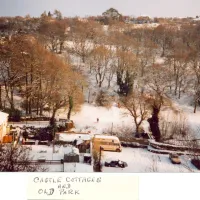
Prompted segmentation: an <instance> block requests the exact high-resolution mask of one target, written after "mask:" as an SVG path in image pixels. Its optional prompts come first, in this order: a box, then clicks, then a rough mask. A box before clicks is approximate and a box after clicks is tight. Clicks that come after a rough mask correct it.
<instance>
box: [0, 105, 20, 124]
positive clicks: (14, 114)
mask: <svg viewBox="0 0 200 200" xmlns="http://www.w3.org/2000/svg"><path fill="white" fill-rule="evenodd" d="M3 112H6V113H8V114H9V117H8V121H13V122H19V121H20V120H21V116H22V114H21V111H20V110H18V109H14V110H11V109H9V108H6V109H4V110H3Z"/></svg>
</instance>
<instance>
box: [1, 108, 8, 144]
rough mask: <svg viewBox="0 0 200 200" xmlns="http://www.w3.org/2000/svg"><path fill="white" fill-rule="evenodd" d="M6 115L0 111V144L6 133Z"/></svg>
mask: <svg viewBox="0 0 200 200" xmlns="http://www.w3.org/2000/svg"><path fill="white" fill-rule="evenodd" d="M7 123H8V114H7V113H4V112H1V111H0V142H3V137H4V136H5V135H6V133H7Z"/></svg>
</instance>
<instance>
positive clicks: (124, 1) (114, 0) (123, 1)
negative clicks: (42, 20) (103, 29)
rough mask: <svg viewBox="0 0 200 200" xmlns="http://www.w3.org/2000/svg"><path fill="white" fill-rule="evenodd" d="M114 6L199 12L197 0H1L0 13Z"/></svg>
mask: <svg viewBox="0 0 200 200" xmlns="http://www.w3.org/2000/svg"><path fill="white" fill-rule="evenodd" d="M110 7H113V8H115V9H117V10H118V11H119V12H120V13H121V14H123V15H133V16H139V15H148V16H151V17H155V16H160V17H187V16H190V17H194V16H196V15H200V0H0V16H25V15H26V14H30V15H31V16H40V14H41V13H42V12H44V11H45V10H46V11H47V12H48V11H51V12H52V11H54V10H55V9H57V10H60V11H61V12H62V14H63V15H64V16H82V17H84V16H91V15H101V14H102V12H104V11H105V10H107V9H108V8H110Z"/></svg>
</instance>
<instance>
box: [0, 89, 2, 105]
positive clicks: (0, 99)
mask: <svg viewBox="0 0 200 200" xmlns="http://www.w3.org/2000/svg"><path fill="white" fill-rule="evenodd" d="M1 93H2V89H1V85H0V109H2V94H1Z"/></svg>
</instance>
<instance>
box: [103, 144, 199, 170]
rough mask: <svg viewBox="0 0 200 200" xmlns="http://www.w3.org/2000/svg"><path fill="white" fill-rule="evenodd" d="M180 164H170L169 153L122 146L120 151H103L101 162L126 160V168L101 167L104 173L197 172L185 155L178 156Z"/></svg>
mask: <svg viewBox="0 0 200 200" xmlns="http://www.w3.org/2000/svg"><path fill="white" fill-rule="evenodd" d="M180 159H181V162H182V163H181V164H180V165H175V164H172V163H171V161H170V160H169V155H162V154H154V153H151V152H149V151H148V150H147V149H139V148H123V149H122V152H120V153H118V152H108V151H103V158H102V161H103V163H104V162H105V161H106V160H122V161H124V162H127V164H128V167H126V168H114V167H105V166H104V167H103V169H102V170H103V172H105V173H142V172H162V173H165V172H171V173H178V172H199V170H197V169H196V167H194V166H193V165H192V164H191V162H190V160H189V158H188V157H187V156H180Z"/></svg>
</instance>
